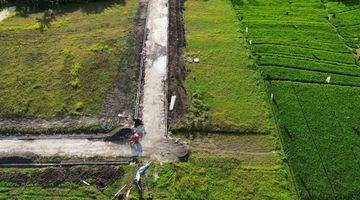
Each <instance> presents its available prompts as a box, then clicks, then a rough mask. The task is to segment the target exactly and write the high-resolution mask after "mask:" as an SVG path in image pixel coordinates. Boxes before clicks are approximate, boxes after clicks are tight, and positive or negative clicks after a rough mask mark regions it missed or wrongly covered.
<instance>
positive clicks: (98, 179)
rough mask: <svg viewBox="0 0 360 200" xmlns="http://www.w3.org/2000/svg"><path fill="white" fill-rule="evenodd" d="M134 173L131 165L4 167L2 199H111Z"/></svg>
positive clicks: (0, 185)
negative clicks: (37, 167) (38, 167)
mask: <svg viewBox="0 0 360 200" xmlns="http://www.w3.org/2000/svg"><path fill="white" fill-rule="evenodd" d="M103 170H108V171H111V172H110V173H106V172H104V171H103ZM133 173H134V168H133V167H131V166H126V167H124V168H123V167H115V168H113V167H107V166H101V167H94V166H91V167H84V166H80V167H71V168H40V169H34V168H32V169H13V168H12V169H10V168H3V169H1V170H0V199H111V198H112V197H113V196H114V194H115V193H116V192H117V191H118V190H119V189H120V188H121V187H122V186H123V185H124V184H125V183H128V182H131V180H132V175H133ZM82 180H84V181H86V182H87V183H89V184H90V186H88V185H85V184H84V183H83V182H82ZM103 184H104V185H105V186H106V188H103V187H104V185H103Z"/></svg>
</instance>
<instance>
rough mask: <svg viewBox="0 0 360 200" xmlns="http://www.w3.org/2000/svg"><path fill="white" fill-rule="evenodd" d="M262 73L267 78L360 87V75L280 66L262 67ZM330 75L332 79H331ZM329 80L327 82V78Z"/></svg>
mask: <svg viewBox="0 0 360 200" xmlns="http://www.w3.org/2000/svg"><path fill="white" fill-rule="evenodd" d="M261 75H262V77H263V78H264V79H265V80H284V81H294V82H305V83H318V84H332V85H347V86H355V87H360V77H351V76H344V75H338V74H332V73H322V72H315V71H305V70H299V69H291V68H284V67H278V66H265V67H262V68H261ZM329 77H330V79H329ZM327 79H328V80H329V82H326V80H327Z"/></svg>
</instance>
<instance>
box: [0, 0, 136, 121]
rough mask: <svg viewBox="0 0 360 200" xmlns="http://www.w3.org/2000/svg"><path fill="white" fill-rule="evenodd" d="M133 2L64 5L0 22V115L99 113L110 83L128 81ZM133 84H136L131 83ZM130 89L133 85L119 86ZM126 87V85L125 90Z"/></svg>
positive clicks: (49, 115) (134, 6)
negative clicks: (47, 19)
mask: <svg viewBox="0 0 360 200" xmlns="http://www.w3.org/2000/svg"><path fill="white" fill-rule="evenodd" d="M137 6H138V1H127V2H126V4H122V3H119V2H118V1H98V2H88V3H86V4H69V5H66V6H61V7H59V8H56V9H54V10H53V11H50V13H54V14H55V19H53V20H50V24H48V26H45V28H44V29H43V30H41V29H40V23H39V18H42V17H43V14H44V12H45V11H36V12H33V13H29V14H28V16H26V17H22V16H21V15H20V14H19V15H16V16H13V17H11V18H8V19H6V20H4V21H2V22H0V38H1V40H0V52H2V53H1V54H0V67H1V71H0V76H1V80H0V116H35V117H52V116H64V115H78V114H91V115H98V114H100V112H101V109H102V105H103V103H104V100H105V98H106V96H107V94H108V93H109V91H110V90H111V88H112V86H113V83H114V79H115V78H116V77H121V78H122V79H131V77H132V76H134V73H135V68H131V70H128V71H127V72H128V73H130V74H126V73H125V72H124V71H125V69H126V68H128V67H131V66H129V65H131V63H132V62H133V58H132V56H126V55H125V54H126V52H127V51H129V49H131V48H132V46H131V45H132V44H130V43H129V41H130V39H131V37H133V29H134V24H133V19H134V17H135V14H136V11H137ZM134 80H135V79H134ZM124 82H127V83H128V84H129V87H130V88H131V84H133V83H132V81H124ZM124 88H126V86H124Z"/></svg>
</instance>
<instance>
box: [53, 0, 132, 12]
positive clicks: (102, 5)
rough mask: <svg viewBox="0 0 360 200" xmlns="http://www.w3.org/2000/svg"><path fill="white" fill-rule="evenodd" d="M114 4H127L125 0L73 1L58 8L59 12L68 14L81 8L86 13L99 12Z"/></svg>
mask: <svg viewBox="0 0 360 200" xmlns="http://www.w3.org/2000/svg"><path fill="white" fill-rule="evenodd" d="M114 5H120V6H125V5H126V1H125V0H111V1H93V2H87V3H71V4H68V5H65V6H59V7H57V8H56V13H57V14H60V15H61V14H66V13H71V12H75V11H78V10H81V11H82V12H84V13H86V14H97V13H101V12H103V11H104V10H106V9H107V8H110V7H112V6H114Z"/></svg>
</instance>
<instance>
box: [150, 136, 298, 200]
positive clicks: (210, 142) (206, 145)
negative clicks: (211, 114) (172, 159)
mask: <svg viewBox="0 0 360 200" xmlns="http://www.w3.org/2000/svg"><path fill="white" fill-rule="evenodd" d="M273 142H274V140H272V139H271V138H270V136H264V135H263V136H262V135H251V136H237V135H232V136H231V135H212V136H206V137H203V138H197V139H195V140H193V141H192V143H191V149H192V155H191V157H190V159H189V162H187V163H171V164H163V165H156V166H155V167H152V168H151V170H150V171H149V173H148V188H149V189H148V191H147V193H145V197H146V198H148V197H150V198H153V199H204V200H209V199H259V200H260V199H261V200H263V199H292V198H294V197H293V196H292V192H291V191H290V188H291V183H290V182H289V174H288V173H287V171H286V169H285V168H284V166H283V164H282V163H281V162H282V161H281V157H282V156H281V153H280V152H281V151H277V150H276V149H274V143H273ZM155 174H156V175H155Z"/></svg>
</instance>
